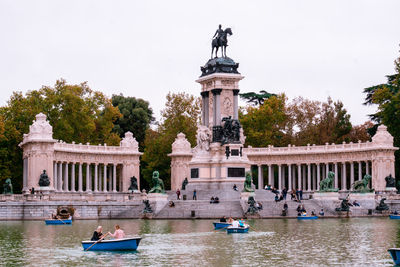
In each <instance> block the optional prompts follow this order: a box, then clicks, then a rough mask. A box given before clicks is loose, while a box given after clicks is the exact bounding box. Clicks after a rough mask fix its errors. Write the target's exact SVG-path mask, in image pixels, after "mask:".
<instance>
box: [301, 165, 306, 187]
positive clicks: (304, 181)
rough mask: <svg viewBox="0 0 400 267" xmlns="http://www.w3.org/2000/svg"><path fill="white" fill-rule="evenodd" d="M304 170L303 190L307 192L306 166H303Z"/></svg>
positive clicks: (302, 175)
mask: <svg viewBox="0 0 400 267" xmlns="http://www.w3.org/2000/svg"><path fill="white" fill-rule="evenodd" d="M302 170H303V172H302V174H301V177H302V178H303V180H302V184H301V185H302V188H303V190H307V178H306V168H305V166H303V167H302Z"/></svg>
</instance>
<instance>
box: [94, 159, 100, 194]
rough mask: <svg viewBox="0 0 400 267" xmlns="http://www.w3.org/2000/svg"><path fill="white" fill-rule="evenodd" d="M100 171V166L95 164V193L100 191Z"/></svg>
mask: <svg viewBox="0 0 400 267" xmlns="http://www.w3.org/2000/svg"><path fill="white" fill-rule="evenodd" d="M98 171H99V164H98V163H97V162H96V163H95V164H94V192H98V191H99V186H98V182H99V180H98Z"/></svg>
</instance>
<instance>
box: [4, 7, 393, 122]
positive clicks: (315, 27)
mask: <svg viewBox="0 0 400 267" xmlns="http://www.w3.org/2000/svg"><path fill="white" fill-rule="evenodd" d="M399 10H400V1H386V0H385V1H382V0H376V1H366V0H362V1H349V0H344V1H338V0H335V1H321V0H317V1H300V0H293V1H282V0H280V1H232V0H230V1H215V0H212V1H206V0H202V1H171V0H168V1H101V0H96V1H58V0H49V1H30V0H28V1H18V0H0V36H1V41H0V92H1V93H0V105H5V104H6V101H7V100H8V99H9V97H10V95H11V94H12V92H13V91H16V90H18V91H23V92H26V91H28V90H33V89H39V88H40V87H41V86H42V85H54V83H55V81H56V80H57V79H59V78H64V79H66V80H67V82H68V83H80V82H83V81H88V83H89V86H90V87H91V88H92V89H94V90H99V91H102V92H104V93H105V94H107V95H108V96H111V95H112V94H119V93H123V94H124V95H125V96H135V97H140V98H143V99H145V100H148V101H149V102H150V105H151V107H152V108H153V110H154V113H155V116H156V117H157V118H159V117H160V110H161V109H162V108H163V107H164V104H165V96H166V94H167V93H168V91H173V92H181V91H186V92H188V93H191V94H194V95H199V92H200V86H199V85H198V84H197V83H195V82H194V80H196V79H197V78H198V76H199V75H200V66H201V65H204V64H205V63H206V62H207V60H208V59H209V57H210V52H211V51H210V42H211V37H212V35H213V34H214V32H215V30H216V29H217V27H218V24H220V23H221V24H222V25H223V28H226V27H231V28H232V31H233V35H232V36H230V38H229V47H228V51H227V54H228V56H230V57H231V58H233V59H234V60H235V61H236V62H239V63H240V66H239V71H240V72H241V74H243V75H244V76H245V77H246V78H245V79H244V80H242V82H241V84H240V89H241V92H248V91H259V90H266V91H268V92H273V93H280V92H285V93H286V95H287V96H288V97H289V98H293V97H296V96H299V95H302V96H304V97H306V98H309V99H313V100H326V98H327V97H328V96H332V97H333V99H334V100H336V99H340V100H342V101H343V102H344V105H345V107H346V108H347V109H348V111H349V113H350V114H351V119H352V122H353V123H356V124H359V123H363V122H364V121H366V120H367V116H366V115H367V114H368V113H371V112H373V111H374V108H368V107H365V106H363V105H362V104H361V103H362V102H363V99H364V95H363V94H362V90H363V88H365V87H368V86H371V85H375V84H379V83H383V82H385V80H386V79H385V75H387V74H392V73H393V72H394V64H393V61H394V60H395V59H396V58H397V57H398V56H399V54H400V53H399V46H398V45H399V43H400V16H399Z"/></svg>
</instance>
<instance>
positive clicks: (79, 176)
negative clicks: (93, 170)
mask: <svg viewBox="0 0 400 267" xmlns="http://www.w3.org/2000/svg"><path fill="white" fill-rule="evenodd" d="M82 191H83V189H82V162H79V165H78V192H82Z"/></svg>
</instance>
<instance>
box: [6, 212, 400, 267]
mask: <svg viewBox="0 0 400 267" xmlns="http://www.w3.org/2000/svg"><path fill="white" fill-rule="evenodd" d="M114 224H119V225H120V226H121V228H122V229H124V230H125V233H126V234H128V235H129V234H130V235H136V234H139V235H141V236H142V237H143V239H142V241H141V243H140V245H139V250H138V251H137V252H130V253H116V252H91V251H89V252H84V251H83V249H82V247H81V243H80V242H81V241H82V240H87V239H89V238H90V237H91V235H92V233H93V231H94V229H95V228H96V227H97V225H102V226H103V229H104V231H105V232H107V231H111V230H113V225H114ZM249 224H250V227H251V231H250V232H249V233H248V234H230V235H227V234H226V233H225V232H224V231H213V228H212V221H210V220H99V221H95V220H91V221H74V222H73V225H72V226H67V225H49V226H46V225H45V224H44V222H42V221H25V222H19V221H18V222H17V221H12V222H10V221H8V222H0V258H1V259H2V261H1V265H32V266H50V265H51V266H54V265H68V266H100V265H101V266H133V265H140V266H154V265H156V266H157V265H158V266H185V265H187V266H195V265H197V266H232V265H233V266H260V265H270V266H294V265H297V266H299V265H313V266H326V265H342V266H354V265H364V266H367V265H368V266H393V262H392V260H391V259H390V256H389V254H388V253H387V249H388V248H389V247H400V220H399V221H397V220H389V219H388V218H353V219H320V220H317V221H297V220H293V219H291V220H289V219H271V220H250V221H249Z"/></svg>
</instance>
